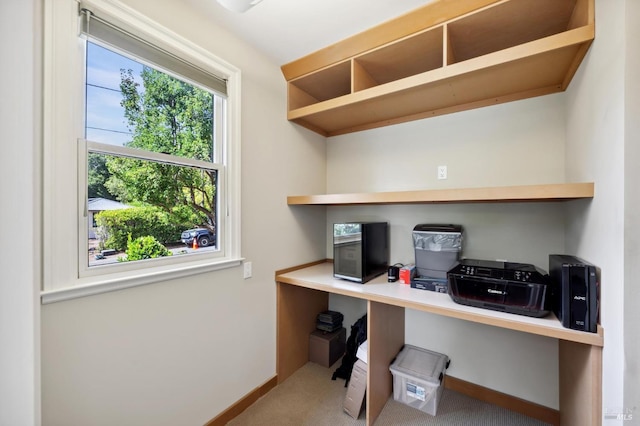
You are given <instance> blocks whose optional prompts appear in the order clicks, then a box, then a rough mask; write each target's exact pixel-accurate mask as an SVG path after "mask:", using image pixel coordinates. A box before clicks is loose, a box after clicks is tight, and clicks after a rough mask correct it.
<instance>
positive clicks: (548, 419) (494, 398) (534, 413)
mask: <svg viewBox="0 0 640 426" xmlns="http://www.w3.org/2000/svg"><path fill="white" fill-rule="evenodd" d="M444 387H445V388H447V389H451V390H453V391H456V392H459V393H461V394H464V395H467V396H470V397H471V398H475V399H478V400H480V401H484V402H488V403H489V404H493V405H497V406H498V407H502V408H506V409H507V410H511V411H515V412H516V413H520V414H524V415H525V416H529V417H531V418H534V419H537V420H540V421H542V422H545V423H549V424H552V425H554V426H559V425H560V411H558V410H554V409H552V408H549V407H545V406H544V405H540V404H536V403H534V402H530V401H526V400H524V399H521V398H517V397H515V396H511V395H508V394H506V393H502V392H498V391H495V390H493V389H489V388H485V387H483V386H479V385H476V384H474V383H470V382H466V381H464V380H460V379H458V378H456V377H452V376H445V380H444Z"/></svg>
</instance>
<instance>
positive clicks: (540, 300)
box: [447, 259, 551, 317]
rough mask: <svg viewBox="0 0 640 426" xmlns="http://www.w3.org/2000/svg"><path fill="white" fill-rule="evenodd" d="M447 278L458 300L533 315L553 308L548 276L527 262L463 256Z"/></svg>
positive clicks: (543, 313)
mask: <svg viewBox="0 0 640 426" xmlns="http://www.w3.org/2000/svg"><path fill="white" fill-rule="evenodd" d="M447 279H448V283H449V290H448V292H449V296H451V299H453V301H454V302H456V303H460V304H463V305H470V306H476V307H479V308H486V309H493V310H496V311H503V312H509V313H513V314H519V315H527V316H531V317H544V316H546V315H547V314H548V313H549V310H550V309H551V289H550V287H549V276H548V275H547V274H546V273H545V272H544V271H543V270H541V269H539V268H537V267H535V266H534V265H530V264H528V263H513V262H496V261H490V260H477V259H463V260H461V261H460V262H459V263H458V264H457V265H456V266H455V267H453V268H452V269H451V270H450V271H449V272H448V273H447Z"/></svg>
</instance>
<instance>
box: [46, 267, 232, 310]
mask: <svg viewBox="0 0 640 426" xmlns="http://www.w3.org/2000/svg"><path fill="white" fill-rule="evenodd" d="M243 260H244V259H243V258H235V259H227V260H223V261H219V262H210V263H198V264H192V265H187V264H183V265H180V266H178V267H173V268H171V269H169V270H155V271H144V272H142V273H139V274H135V275H131V274H129V275H128V276H124V277H118V278H108V279H105V280H103V281H100V282H95V283H91V284H88V285H81V286H75V287H69V288H63V289H58V290H48V291H43V292H41V293H40V297H41V303H42V304H43V305H46V304H49V303H55V302H63V301H65V300H71V299H77V298H80V297H86V296H93V295H96V294H102V293H107V292H110V291H116V290H124V289H126V288H131V287H138V286H141V285H147V284H153V283H157V282H161V281H168V280H172V279H176V278H183V277H188V276H191V275H196V274H202V273H205V272H211V271H218V270H221V269H227V268H233V267H235V266H239V265H240V264H241V263H242V261H243Z"/></svg>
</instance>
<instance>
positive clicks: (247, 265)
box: [242, 262, 251, 280]
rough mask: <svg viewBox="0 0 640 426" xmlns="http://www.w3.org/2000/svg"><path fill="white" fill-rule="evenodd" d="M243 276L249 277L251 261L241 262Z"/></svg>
mask: <svg viewBox="0 0 640 426" xmlns="http://www.w3.org/2000/svg"><path fill="white" fill-rule="evenodd" d="M242 265H243V268H244V269H243V271H242V274H243V277H244V279H245V280H246V279H247V278H251V262H244V263H243V264H242Z"/></svg>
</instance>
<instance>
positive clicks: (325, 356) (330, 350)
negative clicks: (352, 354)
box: [309, 327, 347, 367]
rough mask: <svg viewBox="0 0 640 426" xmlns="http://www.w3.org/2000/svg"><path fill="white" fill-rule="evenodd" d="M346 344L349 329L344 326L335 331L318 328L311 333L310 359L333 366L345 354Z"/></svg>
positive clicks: (326, 365)
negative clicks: (330, 331)
mask: <svg viewBox="0 0 640 426" xmlns="http://www.w3.org/2000/svg"><path fill="white" fill-rule="evenodd" d="M346 346H347V330H346V329H345V328H344V327H342V328H341V329H340V330H337V331H334V332H333V333H329V332H326V331H322V330H316V331H314V332H313V333H311V334H310V335H309V361H312V362H315V363H317V364H320V365H323V366H325V367H331V366H332V365H333V364H334V363H335V362H336V361H337V360H339V359H340V357H341V356H342V355H344V351H345V349H346Z"/></svg>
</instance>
